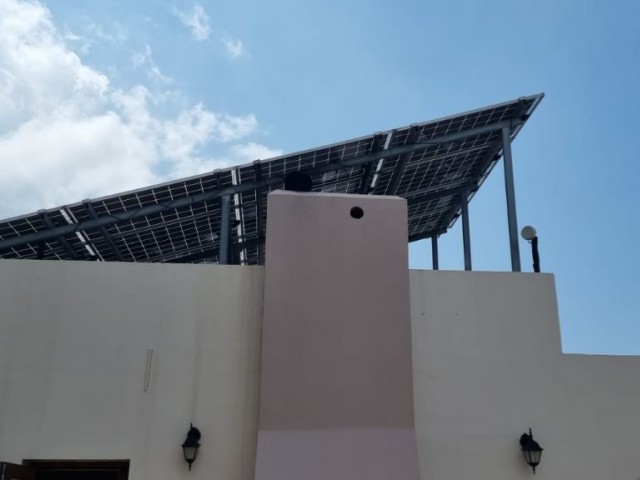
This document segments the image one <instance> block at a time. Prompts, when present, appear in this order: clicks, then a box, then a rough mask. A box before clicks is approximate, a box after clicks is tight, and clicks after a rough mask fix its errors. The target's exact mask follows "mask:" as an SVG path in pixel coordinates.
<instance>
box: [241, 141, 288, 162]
mask: <svg viewBox="0 0 640 480" xmlns="http://www.w3.org/2000/svg"><path fill="white" fill-rule="evenodd" d="M232 150H233V153H234V154H235V156H236V158H237V159H238V160H239V161H241V162H252V161H254V160H267V159H269V158H273V157H277V156H279V155H282V153H283V152H282V150H276V149H272V148H269V147H266V146H264V145H261V144H259V143H255V142H248V143H244V144H241V145H234V147H233V149H232Z"/></svg>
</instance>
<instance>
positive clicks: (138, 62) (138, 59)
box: [131, 45, 174, 84]
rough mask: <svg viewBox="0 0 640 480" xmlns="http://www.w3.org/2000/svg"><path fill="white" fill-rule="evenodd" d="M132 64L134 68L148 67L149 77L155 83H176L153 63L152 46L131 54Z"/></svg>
mask: <svg viewBox="0 0 640 480" xmlns="http://www.w3.org/2000/svg"><path fill="white" fill-rule="evenodd" d="M131 64H132V65H133V68H142V67H146V71H147V75H148V76H149V78H150V79H151V80H153V81H157V82H160V83H165V84H170V83H173V82H174V80H173V78H171V77H168V76H166V75H165V74H164V73H162V71H161V70H160V67H158V65H156V63H155V62H154V61H153V57H152V55H151V46H150V45H145V48H144V49H143V50H139V51H135V52H133V53H132V54H131Z"/></svg>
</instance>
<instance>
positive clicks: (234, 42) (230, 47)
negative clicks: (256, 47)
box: [222, 35, 245, 59]
mask: <svg viewBox="0 0 640 480" xmlns="http://www.w3.org/2000/svg"><path fill="white" fill-rule="evenodd" d="M222 43H223V44H224V47H225V49H226V50H227V53H228V54H229V56H230V57H231V58H233V59H236V58H240V57H241V56H243V55H244V54H245V49H244V45H243V44H242V40H238V39H233V38H231V37H229V36H228V35H225V36H224V37H222Z"/></svg>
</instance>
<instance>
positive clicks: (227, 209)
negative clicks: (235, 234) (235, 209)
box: [218, 195, 231, 265]
mask: <svg viewBox="0 0 640 480" xmlns="http://www.w3.org/2000/svg"><path fill="white" fill-rule="evenodd" d="M230 221H231V195H225V196H223V197H222V198H221V199H220V235H219V237H218V238H219V239H220V248H219V250H218V263H219V264H221V265H227V264H228V263H229V241H230V240H231V225H230Z"/></svg>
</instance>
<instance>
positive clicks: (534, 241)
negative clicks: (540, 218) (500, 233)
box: [520, 225, 540, 272]
mask: <svg viewBox="0 0 640 480" xmlns="http://www.w3.org/2000/svg"><path fill="white" fill-rule="evenodd" d="M520 235H522V238H524V239H525V240H526V241H527V242H529V243H530V244H531V254H532V255H533V271H534V272H540V255H539V254H538V234H537V232H536V229H535V228H533V227H532V226H531V225H527V226H526V227H523V228H522V231H521V232H520Z"/></svg>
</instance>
